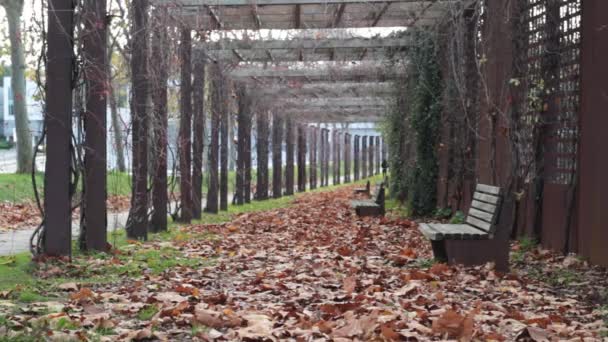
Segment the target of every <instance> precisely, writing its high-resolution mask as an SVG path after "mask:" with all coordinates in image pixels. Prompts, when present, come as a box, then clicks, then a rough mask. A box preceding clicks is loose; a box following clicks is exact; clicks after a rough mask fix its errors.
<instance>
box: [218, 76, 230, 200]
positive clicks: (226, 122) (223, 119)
mask: <svg viewBox="0 0 608 342" xmlns="http://www.w3.org/2000/svg"><path fill="white" fill-rule="evenodd" d="M220 78H221V79H222V87H221V93H220V96H221V97H220V108H221V111H220V210H228V143H229V141H230V140H229V138H230V133H229V132H230V114H229V113H228V106H227V103H226V102H227V101H228V96H227V92H228V84H227V82H226V79H225V78H224V74H223V71H222V73H221V76H220Z"/></svg>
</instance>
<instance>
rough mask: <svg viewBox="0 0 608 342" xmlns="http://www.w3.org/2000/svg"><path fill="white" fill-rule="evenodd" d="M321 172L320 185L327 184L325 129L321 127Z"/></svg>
mask: <svg viewBox="0 0 608 342" xmlns="http://www.w3.org/2000/svg"><path fill="white" fill-rule="evenodd" d="M319 140H320V142H319V174H320V181H321V182H320V184H319V186H321V187H323V186H325V129H323V128H320V129H319Z"/></svg>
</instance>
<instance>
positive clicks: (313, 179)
mask: <svg viewBox="0 0 608 342" xmlns="http://www.w3.org/2000/svg"><path fill="white" fill-rule="evenodd" d="M308 129H309V131H310V149H309V150H310V154H309V159H310V163H309V173H310V176H309V181H308V183H309V185H308V186H309V188H310V189H311V190H312V189H316V188H317V135H318V131H317V128H316V127H314V126H309V127H308Z"/></svg>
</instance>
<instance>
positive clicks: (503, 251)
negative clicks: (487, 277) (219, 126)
mask: <svg viewBox="0 0 608 342" xmlns="http://www.w3.org/2000/svg"><path fill="white" fill-rule="evenodd" d="M445 250H446V252H447V257H448V261H449V263H450V264H463V265H465V266H474V265H483V264H485V263H488V262H494V263H495V264H496V270H497V271H500V272H508V271H509V241H508V239H499V238H496V237H495V238H494V239H490V240H448V241H446V242H445Z"/></svg>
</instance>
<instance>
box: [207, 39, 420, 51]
mask: <svg viewBox="0 0 608 342" xmlns="http://www.w3.org/2000/svg"><path fill="white" fill-rule="evenodd" d="M411 43H412V39H410V38H409V37H401V38H361V37H352V38H334V37H332V38H323V39H309V38H306V39H269V40H261V39H255V40H234V39H222V40H219V41H214V42H205V43H199V44H197V48H199V49H204V50H205V51H221V50H310V49H315V50H316V49H363V48H368V49H369V48H372V49H373V48H398V47H405V46H409V45H410V44H411Z"/></svg>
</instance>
